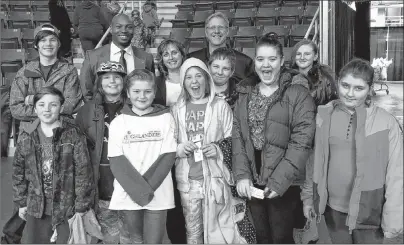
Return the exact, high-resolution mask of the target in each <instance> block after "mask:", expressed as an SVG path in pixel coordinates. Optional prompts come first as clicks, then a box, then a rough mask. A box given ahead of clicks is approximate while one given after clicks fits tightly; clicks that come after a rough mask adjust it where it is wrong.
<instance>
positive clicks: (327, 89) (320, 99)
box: [307, 65, 338, 106]
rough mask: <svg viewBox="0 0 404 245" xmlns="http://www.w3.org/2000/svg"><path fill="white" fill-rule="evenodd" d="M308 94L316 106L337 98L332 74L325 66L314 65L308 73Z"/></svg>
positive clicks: (329, 68)
mask: <svg viewBox="0 0 404 245" xmlns="http://www.w3.org/2000/svg"><path fill="white" fill-rule="evenodd" d="M307 78H308V80H309V86H310V93H311V96H312V97H313V99H314V102H315V103H316V106H319V105H325V104H327V103H328V102H330V101H332V100H335V99H337V98H338V95H337V86H336V83H335V79H334V72H333V71H332V70H331V67H329V66H326V65H315V66H313V68H312V69H311V70H310V71H309V72H308V74H307Z"/></svg>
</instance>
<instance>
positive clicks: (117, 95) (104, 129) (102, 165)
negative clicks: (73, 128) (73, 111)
mask: <svg viewBox="0 0 404 245" xmlns="http://www.w3.org/2000/svg"><path fill="white" fill-rule="evenodd" d="M97 75H98V78H97V81H96V83H95V94H94V99H92V100H91V101H89V102H87V103H86V104H84V105H83V106H82V107H81V108H80V110H79V112H78V113H77V117H76V124H77V126H79V128H80V129H81V130H82V132H84V134H85V135H86V137H87V140H88V141H87V142H89V144H88V150H89V152H90V159H91V164H92V167H93V173H94V182H95V184H96V186H97V188H96V193H95V201H94V209H95V211H96V215H97V219H98V221H99V223H100V225H101V232H102V234H103V236H104V239H103V242H104V243H110V244H117V243H119V230H120V227H119V225H120V224H119V217H118V212H117V211H115V210H109V209H108V207H109V203H110V201H111V197H112V191H113V190H114V186H113V182H114V175H113V174H112V171H111V168H110V163H109V160H108V157H107V156H108V138H109V125H110V124H111V122H112V120H113V119H114V118H115V117H116V116H117V115H119V114H121V109H122V107H123V104H124V100H125V98H126V92H125V90H124V82H123V80H124V77H125V76H126V72H125V70H124V68H123V66H122V65H121V64H120V63H118V62H113V61H108V62H105V63H102V64H101V65H100V66H99V67H98V69H97Z"/></svg>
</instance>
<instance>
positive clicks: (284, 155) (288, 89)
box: [232, 68, 316, 195]
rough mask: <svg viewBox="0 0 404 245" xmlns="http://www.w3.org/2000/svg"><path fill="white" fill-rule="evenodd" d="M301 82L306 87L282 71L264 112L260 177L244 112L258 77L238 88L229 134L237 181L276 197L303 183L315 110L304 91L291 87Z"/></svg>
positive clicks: (246, 81)
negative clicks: (269, 191) (243, 181)
mask: <svg viewBox="0 0 404 245" xmlns="http://www.w3.org/2000/svg"><path fill="white" fill-rule="evenodd" d="M257 79H258V81H257ZM292 80H293V81H292ZM304 81H305V82H306V86H307V80H306V79H304V78H303V77H302V76H301V75H300V74H298V75H297V73H296V72H295V71H292V70H289V69H286V68H284V69H283V70H282V71H281V74H280V78H279V84H280V86H279V89H278V92H276V93H277V94H276V97H275V98H274V99H273V101H272V103H271V104H270V105H269V107H268V110H267V112H266V121H265V127H264V134H265V144H264V146H263V148H262V166H261V171H260V173H261V174H260V175H258V174H257V170H256V165H255V157H254V146H253V143H252V139H251V135H250V128H249V125H248V110H247V108H248V102H249V97H250V93H251V92H252V89H253V86H251V85H255V84H258V83H259V78H258V77H257V76H254V77H252V78H249V79H247V80H244V81H242V82H241V84H240V85H239V86H238V88H237V89H238V91H239V93H240V94H239V99H238V101H237V102H236V105H235V108H234V122H233V132H232V138H233V146H232V149H233V172H234V177H235V179H236V180H237V181H238V180H241V179H250V180H252V181H253V182H255V183H257V184H258V185H264V186H267V187H269V189H271V190H273V191H275V192H276V193H278V194H279V195H283V193H285V191H286V190H287V189H288V188H289V186H290V185H292V184H295V185H301V184H302V183H303V181H304V176H305V166H306V162H307V159H308V157H309V153H310V150H311V149H312V144H313V138H314V131H315V111H316V108H315V104H314V101H313V99H312V97H311V96H310V94H309V91H308V90H307V88H305V87H304V86H302V85H301V84H294V83H302V82H304Z"/></svg>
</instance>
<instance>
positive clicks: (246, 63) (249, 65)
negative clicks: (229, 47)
mask: <svg viewBox="0 0 404 245" xmlns="http://www.w3.org/2000/svg"><path fill="white" fill-rule="evenodd" d="M233 51H234V53H235V55H236V69H235V71H234V73H233V76H232V78H234V79H235V80H236V81H237V83H238V82H240V81H241V80H243V79H245V78H247V77H249V76H250V75H251V74H254V62H253V60H252V59H251V58H250V57H248V56H247V55H245V54H243V53H241V52H239V51H237V50H235V49H233ZM190 57H194V58H197V59H200V60H202V61H203V62H205V64H206V65H207V66H208V62H209V57H210V53H209V48H207V47H206V48H203V49H199V50H196V51H194V52H191V53H189V54H188V58H190Z"/></svg>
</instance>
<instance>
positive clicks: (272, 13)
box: [255, 8, 279, 26]
mask: <svg viewBox="0 0 404 245" xmlns="http://www.w3.org/2000/svg"><path fill="white" fill-rule="evenodd" d="M278 16H279V8H259V9H258V12H257V16H256V17H255V25H256V26H261V25H263V26H274V25H277V21H276V20H277V19H278Z"/></svg>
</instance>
